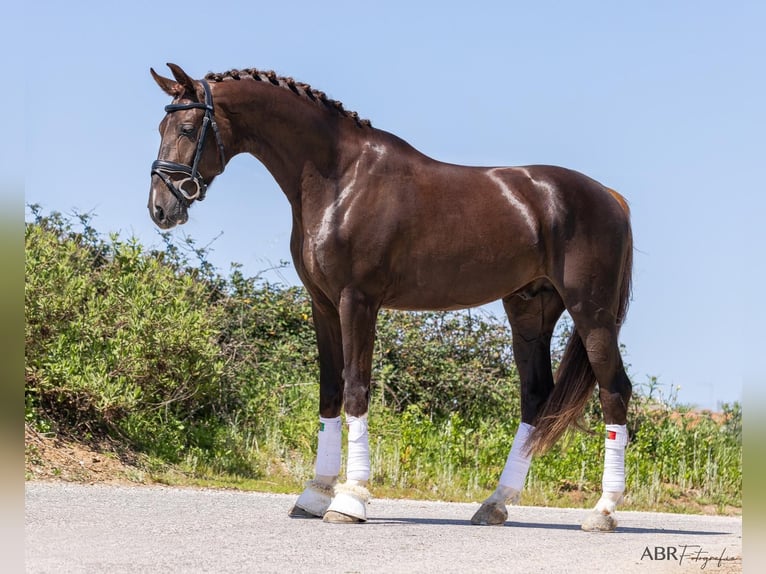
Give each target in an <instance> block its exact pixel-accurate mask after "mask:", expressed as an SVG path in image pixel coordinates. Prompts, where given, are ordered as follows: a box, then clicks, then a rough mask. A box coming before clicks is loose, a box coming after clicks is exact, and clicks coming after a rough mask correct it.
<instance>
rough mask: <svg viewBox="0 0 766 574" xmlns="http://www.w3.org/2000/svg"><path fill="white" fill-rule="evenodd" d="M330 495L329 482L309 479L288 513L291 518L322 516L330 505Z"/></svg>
mask: <svg viewBox="0 0 766 574" xmlns="http://www.w3.org/2000/svg"><path fill="white" fill-rule="evenodd" d="M332 495H333V486H332V485H331V484H326V483H324V482H319V481H317V480H310V481H308V482H307V483H306V488H305V489H304V490H303V492H301V495H300V496H299V497H298V500H297V501H296V502H295V506H293V507H292V508H291V509H290V512H289V513H288V514H289V515H290V516H292V517H293V518H322V517H323V516H324V514H325V512H327V509H328V508H329V507H330V503H331V502H332Z"/></svg>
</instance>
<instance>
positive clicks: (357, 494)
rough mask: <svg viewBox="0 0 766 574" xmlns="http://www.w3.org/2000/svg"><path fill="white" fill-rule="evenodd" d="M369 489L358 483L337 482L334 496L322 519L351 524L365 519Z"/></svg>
mask: <svg viewBox="0 0 766 574" xmlns="http://www.w3.org/2000/svg"><path fill="white" fill-rule="evenodd" d="M369 501H370V491H369V490H367V489H366V488H365V487H364V486H362V485H360V484H348V483H346V484H338V485H336V486H335V498H333V499H332V504H330V508H328V509H327V512H325V514H324V521H325V522H331V523H333V524H353V523H359V522H366V521H367V503H368V502H369Z"/></svg>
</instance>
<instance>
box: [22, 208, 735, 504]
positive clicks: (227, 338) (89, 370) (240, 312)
mask: <svg viewBox="0 0 766 574" xmlns="http://www.w3.org/2000/svg"><path fill="white" fill-rule="evenodd" d="M31 210H32V215H33V218H32V221H30V222H28V223H27V225H26V233H25V237H26V297H25V312H26V333H25V343H26V372H25V379H26V381H25V382H26V385H25V400H26V421H27V424H28V426H29V427H30V428H33V429H35V430H36V431H37V432H40V433H50V434H54V435H58V436H68V437H76V438H78V439H79V440H88V439H91V438H96V437H104V436H106V437H110V440H112V441H115V442H117V443H119V444H121V445H124V446H125V447H127V448H130V449H132V450H133V451H136V452H139V453H143V456H144V460H145V463H144V464H145V466H146V468H147V469H148V472H149V473H150V474H151V475H152V476H153V477H154V479H155V480H169V477H170V476H175V477H178V476H185V477H187V480H188V481H191V482H196V481H200V480H204V481H209V482H210V481H212V482H215V483H216V484H221V483H226V484H232V483H233V484H238V485H240V486H242V485H246V484H248V481H253V480H256V481H257V480H261V482H260V483H256V484H257V485H259V487H263V484H264V482H263V481H264V480H268V481H270V482H277V483H278V485H277V486H275V487H274V488H276V489H278V490H289V491H297V490H298V489H299V488H300V486H301V484H302V482H303V481H304V480H306V479H307V478H309V477H310V475H311V473H312V467H313V458H314V449H315V442H316V430H317V423H318V421H317V415H318V413H317V405H318V385H317V384H316V381H317V378H318V369H317V357H316V350H315V345H314V334H313V328H312V319H311V311H310V305H309V301H308V298H307V295H306V293H305V291H304V290H303V289H301V288H296V287H289V288H287V287H283V286H279V285H274V284H271V283H268V282H266V281H263V280H262V279H261V278H260V277H246V276H245V275H244V274H243V273H242V270H241V268H240V267H239V266H236V265H235V266H233V268H232V270H231V272H230V273H229V275H228V276H222V275H221V274H220V273H219V272H218V271H217V270H216V269H215V268H214V267H213V266H212V265H211V264H210V263H209V262H208V261H207V259H206V250H205V249H204V248H198V247H196V245H195V244H194V242H193V241H192V240H188V239H187V240H186V242H185V243H184V242H181V243H178V242H176V241H174V240H173V239H172V237H171V236H170V235H163V236H162V237H163V238H164V240H165V245H164V248H163V250H161V251H159V250H147V249H145V248H144V247H143V246H141V245H140V244H139V243H138V242H137V241H135V240H134V239H128V240H124V239H122V238H120V237H119V236H118V235H115V234H113V235H110V236H109V237H108V239H105V238H103V237H102V236H101V235H100V234H99V233H98V232H97V231H96V230H95V229H94V228H93V226H92V219H91V217H90V216H89V215H82V214H80V215H76V216H74V217H64V216H62V215H61V214H58V213H52V214H49V215H43V214H42V212H41V209H40V208H39V207H38V206H31ZM73 220H75V221H73ZM566 330H567V325H566V324H564V325H563V327H562V332H561V333H560V334H559V336H558V337H557V338H556V352H555V353H554V356H558V353H559V352H560V351H561V348H562V347H563V344H564V336H565V334H566ZM373 378H374V381H375V383H374V389H373V397H372V406H371V414H370V418H371V455H372V467H373V489H374V491H375V492H376V493H377V494H378V495H393V496H399V495H406V496H414V497H429V498H442V499H452V500H481V499H482V498H483V497H484V496H486V495H487V494H488V492H489V491H490V490H492V489H493V488H494V486H495V482H496V480H497V478H498V476H499V474H500V472H501V470H502V467H503V464H504V463H505V458H506V456H507V454H508V450H509V447H510V444H511V441H512V438H513V435H514V433H515V430H516V427H517V426H518V423H519V418H520V412H519V397H518V386H519V385H518V376H517V373H516V370H515V367H514V366H513V361H512V350H511V339H510V331H509V330H508V329H507V328H506V327H505V326H504V324H503V323H501V322H500V321H499V320H497V319H495V318H494V317H492V316H489V315H486V314H483V313H478V314H477V313H476V312H474V313H395V312H383V313H382V314H381V316H380V320H379V328H378V338H377V342H376V350H375V364H374V376H373ZM637 387H638V388H637V391H638V392H636V394H635V395H634V400H633V402H632V407H631V411H632V413H631V414H632V416H631V420H630V434H631V443H630V445H629V447H628V450H627V454H626V464H627V470H628V493H629V496H628V499H627V502H628V507H632V508H651V509H663V510H684V509H698V508H699V507H700V505H714V506H715V507H717V508H718V509H719V510H721V511H723V510H725V509H727V508H728V507H740V506H741V490H742V473H741V468H742V446H741V444H742V443H741V430H742V429H741V420H742V413H741V407H740V405H739V404H734V405H724V407H723V411H724V412H723V413H722V414H718V415H713V414H712V413H706V412H702V413H699V412H693V411H690V410H689V409H686V408H683V407H682V406H680V405H678V404H677V403H676V401H675V399H674V398H673V397H672V396H671V397H669V398H667V397H663V396H660V395H658V390H659V388H660V387H659V383H658V382H657V381H656V379H650V380H649V381H648V382H647V383H646V384H644V385H637ZM584 423H585V426H586V427H589V428H592V429H593V430H594V432H593V433H584V432H572V433H570V434H569V435H568V436H567V437H566V438H565V440H563V441H562V442H561V443H560V444H559V445H557V446H556V447H555V448H554V449H553V451H551V452H549V453H548V454H546V455H545V456H542V457H539V458H538V459H536V460H535V461H534V463H533V465H532V468H531V470H530V474H529V478H528V481H527V485H528V488H527V489H526V491H525V493H524V497H523V498H522V502H523V503H528V504H562V503H571V504H577V505H586V504H591V503H594V502H595V500H596V499H597V498H598V495H599V491H600V482H601V461H602V460H603V442H604V441H603V432H602V431H603V425H602V423H601V416H600V410H599V406H598V402H597V401H596V400H593V401H592V402H591V404H590V406H589V407H588V409H587V412H586V413H585V415H584ZM174 480H178V479H177V478H175V479H174Z"/></svg>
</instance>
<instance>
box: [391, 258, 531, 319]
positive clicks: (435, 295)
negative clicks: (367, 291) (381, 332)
mask: <svg viewBox="0 0 766 574" xmlns="http://www.w3.org/2000/svg"><path fill="white" fill-rule="evenodd" d="M393 275H394V277H396V278H397V280H396V281H395V282H393V284H392V285H391V287H390V288H389V289H388V290H387V292H386V294H385V297H384V299H383V306H384V307H386V308H389V309H399V310H410V311H414V310H423V311H426V310H456V309H466V308H469V307H477V306H479V305H484V304H486V303H491V302H492V301H497V300H498V299H502V298H503V297H506V296H508V295H510V294H511V293H514V292H515V291H518V290H519V289H522V288H523V287H524V286H525V285H527V284H529V283H530V282H532V281H534V280H535V279H537V278H538V277H540V275H541V271H540V266H539V264H538V261H537V258H535V257H528V258H520V259H517V260H516V261H503V260H497V261H493V262H491V263H490V262H475V261H463V262H462V263H459V264H458V263H456V264H452V265H450V264H443V265H438V264H436V265H434V264H421V265H416V266H415V267H414V268H413V269H411V270H410V272H409V273H407V274H405V275H402V274H401V273H394V274H393Z"/></svg>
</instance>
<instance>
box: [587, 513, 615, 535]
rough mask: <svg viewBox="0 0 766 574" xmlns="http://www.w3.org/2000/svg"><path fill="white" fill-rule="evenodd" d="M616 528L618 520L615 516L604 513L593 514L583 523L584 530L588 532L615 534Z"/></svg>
mask: <svg viewBox="0 0 766 574" xmlns="http://www.w3.org/2000/svg"><path fill="white" fill-rule="evenodd" d="M616 528H617V520H616V519H615V517H614V515H613V514H604V513H602V512H591V513H590V514H589V515H588V518H586V519H585V522H583V523H582V529H583V530H585V531H586V532H614V531H615V529H616Z"/></svg>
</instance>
